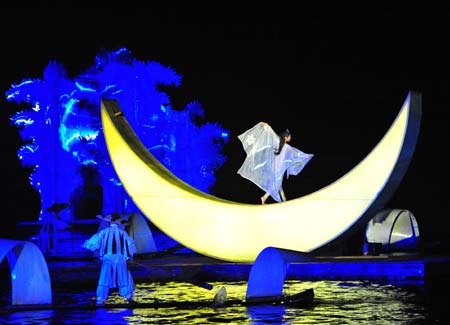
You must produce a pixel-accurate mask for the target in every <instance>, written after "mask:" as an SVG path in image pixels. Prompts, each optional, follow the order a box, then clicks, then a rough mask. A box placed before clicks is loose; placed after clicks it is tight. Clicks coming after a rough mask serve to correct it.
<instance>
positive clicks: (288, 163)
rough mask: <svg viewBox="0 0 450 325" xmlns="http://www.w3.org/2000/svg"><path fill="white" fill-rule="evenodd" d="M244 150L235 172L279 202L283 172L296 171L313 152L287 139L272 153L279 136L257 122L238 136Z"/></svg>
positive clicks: (300, 168)
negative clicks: (303, 149) (279, 150)
mask: <svg viewBox="0 0 450 325" xmlns="http://www.w3.org/2000/svg"><path fill="white" fill-rule="evenodd" d="M238 138H239V140H240V141H241V142H242V145H243V147H244V150H245V153H246V154H247V156H246V158H245V161H244V163H243V164H242V166H241V167H240V168H239V170H238V174H240V175H241V176H242V177H244V178H247V179H248V180H250V181H252V182H253V183H255V184H256V185H257V186H259V187H260V188H261V189H262V190H264V191H265V192H268V193H269V194H270V196H272V198H273V199H274V200H275V201H277V202H281V197H280V188H281V185H282V182H283V175H284V173H286V177H289V175H297V174H298V173H300V172H301V171H302V169H303V168H304V167H305V166H306V164H307V163H308V162H309V161H310V160H311V158H312V157H313V156H314V155H313V154H309V153H304V152H303V151H301V150H299V149H297V148H294V147H292V146H291V145H289V144H288V143H286V144H285V145H284V146H283V149H282V150H281V152H280V154H278V155H275V151H276V150H277V149H278V145H279V142H280V139H279V137H278V135H277V134H276V133H275V132H274V131H273V129H272V128H271V127H270V126H269V125H268V124H267V123H263V122H259V123H258V124H256V125H255V126H254V127H252V128H251V129H249V130H247V131H245V132H244V133H242V134H240V135H239V136H238Z"/></svg>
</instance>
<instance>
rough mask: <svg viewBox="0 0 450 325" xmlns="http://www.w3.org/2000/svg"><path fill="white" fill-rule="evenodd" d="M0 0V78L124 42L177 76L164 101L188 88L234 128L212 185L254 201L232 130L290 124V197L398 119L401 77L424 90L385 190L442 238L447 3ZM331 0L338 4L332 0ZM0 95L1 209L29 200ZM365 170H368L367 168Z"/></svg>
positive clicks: (13, 209)
mask: <svg viewBox="0 0 450 325" xmlns="http://www.w3.org/2000/svg"><path fill="white" fill-rule="evenodd" d="M128 6H129V7H126V8H124V7H116V8H109V9H80V8H78V9H76V8H72V10H71V9H70V8H68V7H66V8H61V9H58V10H57V9H48V8H41V9H36V8H35V9H5V8H3V9H2V10H1V13H0V27H1V30H2V32H1V35H2V39H1V42H2V48H1V53H2V77H1V90H2V93H4V92H5V91H6V90H7V89H8V88H9V87H10V86H11V84H13V83H19V82H20V81H21V80H22V79H23V78H26V77H32V78H41V77H42V72H43V70H44V68H45V67H46V65H47V64H48V62H49V61H50V60H56V61H57V62H59V63H61V64H63V65H64V67H65V68H66V70H67V71H68V73H69V75H73V76H75V75H77V74H78V73H79V72H81V71H82V70H84V69H87V68H89V67H90V66H91V65H92V64H93V62H94V58H95V55H96V54H98V53H99V51H100V50H102V49H105V50H112V49H117V48H119V47H122V46H124V47H126V48H128V49H129V50H130V51H131V52H132V54H133V55H134V57H136V58H137V59H140V60H150V61H158V62H160V63H162V64H164V65H168V66H171V67H173V68H174V70H175V71H177V72H178V73H179V74H181V75H182V76H183V82H182V86H181V87H180V88H179V89H177V90H175V91H173V94H171V96H172V104H173V105H174V106H177V105H178V106H179V107H182V106H184V105H185V104H186V103H187V102H188V101H191V100H198V101H199V102H201V103H202V105H203V107H204V108H205V111H206V118H207V120H209V121H218V122H220V123H221V124H222V126H223V127H224V128H225V129H228V130H230V132H231V133H230V135H231V137H230V142H229V145H228V146H227V147H226V153H227V155H228V160H227V162H226V163H225V165H224V167H223V168H222V170H221V171H220V173H219V175H218V181H217V184H216V188H215V193H216V195H217V196H220V197H224V198H227V199H231V200H234V201H240V202H248V203H258V202H259V201H258V200H259V196H260V195H261V193H260V191H259V189H257V188H255V186H254V185H253V184H252V183H250V182H249V181H247V180H244V179H242V178H241V177H240V176H238V175H237V174H236V171H237V169H238V168H239V166H240V164H241V163H242V161H243V159H244V153H243V150H242V147H241V145H240V143H238V142H237V139H236V136H237V135H238V134H240V133H241V132H243V131H245V130H246V129H248V128H249V127H251V126H253V125H254V124H256V123H257V122H259V121H262V120H263V121H267V122H269V123H270V124H271V125H272V126H273V128H274V129H275V130H276V131H280V130H281V129H284V128H286V127H288V128H289V129H290V130H291V132H292V133H293V135H294V138H293V141H292V143H291V144H292V145H294V146H296V147H298V148H300V149H302V150H303V151H306V152H311V153H314V154H315V155H316V156H315V157H314V159H313V160H312V161H311V162H310V164H309V165H308V166H307V167H306V168H305V170H304V171H303V172H302V173H301V174H300V175H298V176H296V177H294V178H292V179H289V180H288V181H287V182H285V190H286V192H287V196H288V198H289V197H290V198H294V197H298V196H301V195H304V194H307V193H310V192H313V191H315V190H318V189H319V188H321V187H323V186H325V185H328V184H329V183H331V182H332V181H334V180H335V179H337V178H339V177H340V176H342V175H343V174H344V173H345V172H347V171H348V170H350V169H351V168H352V167H353V166H355V165H356V164H357V163H358V162H359V161H360V160H361V159H363V158H364V157H365V156H366V155H367V154H368V153H369V151H370V150H371V149H372V148H373V146H374V145H375V144H376V143H377V142H378V141H379V140H380V139H381V137H382V136H383V135H384V133H385V132H386V131H387V129H388V127H389V126H390V124H391V123H392V122H393V121H394V118H395V116H396V114H397V113H398V111H399V109H400V107H401V105H402V103H403V101H404V99H405V98H406V95H407V93H408V91H409V90H414V91H419V92H421V93H422V96H423V101H422V110H423V112H422V127H421V131H420V135H419V140H418V143H417V147H416V153H415V156H414V158H413V161H412V162H411V165H410V168H409V170H408V172H407V174H406V175H405V178H404V180H403V182H402V183H401V184H400V186H399V188H398V190H397V192H396V193H395V195H394V196H393V198H392V199H391V201H390V202H389V204H388V207H391V208H404V209H408V210H410V211H411V212H412V213H413V214H414V215H415V216H416V218H417V220H418V222H419V228H420V229H421V230H422V234H423V237H424V238H425V239H426V240H427V241H428V242H431V241H434V240H443V239H442V238H449V237H450V236H449V235H450V231H449V230H448V228H446V227H444V226H443V224H444V223H445V224H446V223H447V215H448V213H447V211H446V209H447V206H446V202H447V201H446V199H447V187H448V186H447V184H448V183H449V172H448V167H447V166H448V163H447V159H446V155H447V154H446V151H447V150H448V142H449V107H448V105H449V89H450V88H449V73H450V69H449V64H448V60H449V59H450V55H449V54H450V51H449V49H450V37H448V35H449V34H448V30H449V29H448V28H446V25H448V21H449V20H450V14H449V11H448V10H444V9H443V8H432V10H428V9H425V8H423V7H422V8H416V9H415V8H413V7H409V8H408V9H407V10H406V11H402V10H394V9H392V8H386V9H382V8H381V9H376V10H375V9H374V8H370V7H367V8H358V7H356V8H351V9H352V10H351V11H349V10H350V8H349V9H346V8H337V7H336V8H330V9H329V10H328V11H323V9H322V10H320V11H319V10H306V9H301V8H300V9H298V8H295V7H294V6H293V5H292V7H291V8H281V7H280V8H270V7H266V8H262V7H258V8H253V9H251V10H244V9H243V8H239V10H237V9H232V8H231V7H221V6H220V5H218V4H216V5H215V6H214V7H211V8H209V7H203V9H202V10H203V11H201V10H200V8H198V10H197V9H193V8H191V9H187V7H186V8H178V9H161V8H159V9H149V8H138V9H136V8H134V7H132V6H131V5H130V4H128ZM338 9H339V10H338ZM9 107H11V104H8V103H6V100H5V99H4V98H2V100H1V107H0V117H1V131H2V133H3V134H2V137H1V145H2V148H3V150H2V151H3V153H2V157H3V161H4V164H3V166H4V170H5V171H7V172H5V175H4V182H5V183H4V184H5V187H6V188H7V189H8V190H6V194H5V193H4V194H3V198H4V202H5V203H6V204H5V205H6V214H3V218H10V219H15V220H17V219H21V218H24V219H27V218H28V217H24V215H29V214H33V213H36V212H35V211H36V208H35V206H36V202H38V200H37V199H36V195H33V193H32V191H30V189H29V188H27V182H26V180H25V179H24V177H23V176H22V174H23V173H22V172H21V167H20V163H19V162H18V160H17V157H16V150H17V145H18V141H19V136H18V134H17V131H16V130H15V129H14V128H13V127H11V126H9V125H8V117H9V114H10V109H8V108H9ZM369 181H370V180H369Z"/></svg>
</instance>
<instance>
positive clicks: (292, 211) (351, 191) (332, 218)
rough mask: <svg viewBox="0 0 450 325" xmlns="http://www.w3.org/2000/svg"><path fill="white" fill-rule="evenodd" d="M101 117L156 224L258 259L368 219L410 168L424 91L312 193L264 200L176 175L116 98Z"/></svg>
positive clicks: (117, 161) (322, 243)
mask: <svg viewBox="0 0 450 325" xmlns="http://www.w3.org/2000/svg"><path fill="white" fill-rule="evenodd" d="M101 117H102V124H103V132H104V136H105V139H106V144H107V148H108V152H109V155H110V157H111V161H112V163H113V166H114V168H115V170H116V173H117V175H118V176H119V178H120V180H121V182H122V184H123V186H124V188H125V190H126V191H127V192H128V194H129V195H130V197H131V198H132V199H133V201H134V202H135V204H136V205H137V206H138V207H139V209H140V210H141V212H142V213H143V214H144V215H145V216H146V217H147V218H148V219H149V220H150V221H151V222H152V223H153V224H154V225H155V226H157V227H158V228H159V229H160V230H161V231H163V232H164V233H166V234H167V235H168V236H170V237H171V238H173V239H174V240H176V241H177V242H179V243H180V244H182V245H184V246H185V247H188V248H190V249H192V250H193V251H195V252H197V253H199V254H202V255H205V256H209V257H213V258H217V259H221V260H224V261H230V262H245V263H253V262H254V261H255V259H256V257H257V256H258V254H259V253H260V252H261V251H262V250H264V249H265V248H266V247H276V248H281V249H288V250H294V251H299V252H303V253H312V254H314V253H317V252H320V250H321V249H324V248H326V247H333V246H332V245H336V244H338V243H339V242H340V241H341V240H342V239H344V238H346V236H348V235H349V234H351V233H352V232H354V231H356V230H359V229H361V227H362V228H364V227H365V226H366V224H367V222H368V221H369V220H370V218H371V217H373V215H375V213H376V212H378V211H379V210H380V209H381V208H383V207H384V204H386V203H387V201H388V200H389V199H390V197H391V196H392V194H393V193H394V192H395V190H396V189H397V187H398V185H399V184H400V182H401V180H402V178H403V176H404V174H405V172H406V170H407V169H408V166H409V163H410V161H411V158H412V156H413V153H414V149H415V146H416V142H417V137H418V134H419V128H420V117H421V94H420V93H416V92H409V93H408V95H407V98H406V100H405V101H404V103H403V105H402V107H401V109H400V112H399V113H398V115H397V117H396V118H395V120H394V122H393V123H392V125H391V127H390V128H389V129H388V131H387V132H386V134H385V135H384V136H383V137H382V139H381V140H380V142H379V143H378V144H377V145H376V146H375V147H374V148H373V149H372V151H371V152H370V153H369V154H368V155H367V156H366V157H365V158H364V159H363V160H362V161H361V162H360V163H359V164H357V165H356V166H355V167H354V168H353V169H351V170H350V171H349V172H347V173H346V174H345V175H343V176H342V177H341V178H339V179H337V180H336V181H334V182H333V183H331V184H329V185H327V186H325V187H323V188H321V189H320V190H318V191H316V192H313V193H310V194H308V195H305V196H302V197H299V198H296V199H292V200H288V201H285V202H282V203H277V204H265V205H259V204H258V205H256V204H246V203H239V202H233V201H229V200H224V199H221V198H218V197H215V196H212V195H209V194H207V193H204V192H202V191H199V190H197V189H195V188H194V187H192V186H190V185H189V184H187V183H185V182H184V181H182V180H181V179H179V178H178V177H176V176H175V175H174V174H172V173H171V172H170V171H169V170H168V169H167V168H165V167H164V166H163V165H162V164H161V163H160V162H159V161H158V160H157V159H156V158H155V157H154V156H153V155H152V154H151V153H150V152H149V151H148V150H147V149H146V148H145V147H144V145H143V144H142V142H141V141H140V140H139V138H138V137H137V135H136V134H135V132H134V131H133V129H132V128H131V126H130V124H129V123H128V121H127V118H126V116H124V114H123V112H122V111H121V109H120V105H119V103H118V102H117V101H116V100H112V99H102V101H101Z"/></svg>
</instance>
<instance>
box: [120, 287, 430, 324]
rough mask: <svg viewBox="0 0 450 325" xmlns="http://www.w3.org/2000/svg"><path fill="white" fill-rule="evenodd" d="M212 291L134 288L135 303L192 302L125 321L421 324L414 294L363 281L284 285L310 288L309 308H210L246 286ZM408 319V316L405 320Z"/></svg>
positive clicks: (140, 312)
mask: <svg viewBox="0 0 450 325" xmlns="http://www.w3.org/2000/svg"><path fill="white" fill-rule="evenodd" d="M210 284H211V285H213V288H212V289H211V290H207V289H205V288H202V287H199V286H195V285H193V284H190V283H181V282H172V283H165V284H159V283H153V284H152V283H148V284H140V285H137V289H136V293H135V298H136V300H137V301H139V302H148V303H152V302H156V301H159V302H163V303H164V302H165V303H170V302H179V303H187V302H192V303H195V304H194V305H193V307H187V308H186V307H182V308H180V307H177V306H174V307H170V308H150V309H143V308H142V309H139V308H137V309H133V310H132V313H131V315H129V316H127V317H126V319H127V320H128V321H129V323H130V324H135V323H142V324H149V321H150V323H152V321H154V322H155V323H160V324H162V323H163V324H199V323H209V322H211V323H214V324H221V323H222V324H253V323H258V322H262V323H264V322H266V323H267V322H268V323H282V324H305V323H315V322H317V323H327V322H330V321H331V322H333V320H336V319H342V320H343V323H348V322H350V323H354V322H356V323H358V324H374V323H376V324H392V323H396V324H414V322H419V321H423V320H424V319H425V310H424V307H423V306H420V305H418V304H417V297H416V294H415V293H414V292H411V291H408V290H404V289H402V288H399V287H396V286H393V285H388V284H384V285H382V284H373V283H368V282H362V281H353V282H338V281H316V282H308V281H305V282H301V281H297V280H295V281H290V280H288V281H286V282H285V286H284V289H283V292H284V294H285V295H292V294H296V293H299V292H301V291H303V290H306V289H309V288H313V289H314V294H315V297H314V303H313V304H312V305H311V306H306V307H305V306H302V307H296V306H284V305H256V306H245V305H240V304H232V305H230V306H226V307H221V308H213V307H212V301H213V299H214V295H215V293H216V292H217V291H218V290H219V289H220V288H222V287H225V288H226V291H227V301H234V300H238V301H242V302H243V301H245V293H246V289H247V282H245V281H243V282H211V283H210ZM408 315H409V316H408Z"/></svg>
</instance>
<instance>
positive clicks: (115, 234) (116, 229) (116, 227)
mask: <svg viewBox="0 0 450 325" xmlns="http://www.w3.org/2000/svg"><path fill="white" fill-rule="evenodd" d="M97 218H99V219H102V220H104V221H107V222H109V227H107V228H104V229H102V230H100V231H99V232H97V233H96V234H94V235H93V236H92V237H91V238H89V239H88V240H86V241H85V242H84V244H83V246H84V248H86V249H89V250H91V251H96V250H98V253H99V258H100V260H101V261H102V267H101V270H100V276H99V279H98V284H97V304H98V305H101V304H103V303H104V302H105V300H106V299H107V298H108V296H109V293H110V289H112V288H117V289H118V292H119V295H120V296H122V297H124V298H125V299H126V300H127V301H128V302H129V303H134V300H133V292H134V281H133V277H132V275H131V272H130V270H128V267H127V261H128V260H129V259H130V258H132V257H133V255H134V254H135V253H136V245H135V243H134V241H133V239H132V238H131V237H130V236H129V235H128V233H127V232H126V231H125V228H124V226H125V225H126V221H125V220H123V219H122V218H120V215H119V214H118V213H116V212H115V213H112V214H108V215H106V216H103V215H98V216H97Z"/></svg>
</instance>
